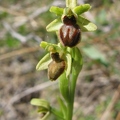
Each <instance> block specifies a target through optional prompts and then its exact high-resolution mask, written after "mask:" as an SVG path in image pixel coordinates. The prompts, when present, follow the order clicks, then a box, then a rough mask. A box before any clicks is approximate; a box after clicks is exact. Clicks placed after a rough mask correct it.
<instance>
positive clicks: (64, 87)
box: [59, 72, 70, 102]
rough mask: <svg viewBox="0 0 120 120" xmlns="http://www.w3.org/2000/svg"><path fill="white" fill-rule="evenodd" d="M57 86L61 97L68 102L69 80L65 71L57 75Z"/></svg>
mask: <svg viewBox="0 0 120 120" xmlns="http://www.w3.org/2000/svg"><path fill="white" fill-rule="evenodd" d="M59 87H60V92H61V94H62V96H63V98H64V99H65V100H66V101H67V102H68V101H70V96H69V80H68V79H67V78H66V74H65V72H64V73H63V74H62V75H61V76H60V77H59Z"/></svg>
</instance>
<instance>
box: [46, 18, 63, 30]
mask: <svg viewBox="0 0 120 120" xmlns="http://www.w3.org/2000/svg"><path fill="white" fill-rule="evenodd" d="M62 25H63V23H62V22H61V19H60V18H58V19H55V20H54V21H52V22H51V23H50V24H49V25H48V26H47V27H46V30H47V31H48V32H53V31H58V30H59V29H60V27H61V26H62Z"/></svg>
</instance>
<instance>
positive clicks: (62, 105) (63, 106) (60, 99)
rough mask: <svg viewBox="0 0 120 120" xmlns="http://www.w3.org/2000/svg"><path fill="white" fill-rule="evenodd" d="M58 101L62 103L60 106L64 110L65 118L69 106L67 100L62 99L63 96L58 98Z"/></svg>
mask: <svg viewBox="0 0 120 120" xmlns="http://www.w3.org/2000/svg"><path fill="white" fill-rule="evenodd" d="M58 102H59V104H60V108H61V110H62V113H63V116H64V118H66V115H67V106H66V105H65V102H64V101H63V100H62V98H60V97H59V98H58Z"/></svg>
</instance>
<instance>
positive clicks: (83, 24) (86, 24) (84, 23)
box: [77, 16, 97, 32]
mask: <svg viewBox="0 0 120 120" xmlns="http://www.w3.org/2000/svg"><path fill="white" fill-rule="evenodd" d="M77 20H78V25H79V26H80V28H81V30H82V31H83V32H86V31H95V30H96V29H97V26H96V25H95V24H93V23H92V22H90V21H89V20H87V19H86V18H84V17H82V16H78V19H77Z"/></svg>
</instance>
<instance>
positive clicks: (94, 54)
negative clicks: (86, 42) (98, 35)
mask: <svg viewBox="0 0 120 120" xmlns="http://www.w3.org/2000/svg"><path fill="white" fill-rule="evenodd" d="M82 50H83V52H84V53H85V54H86V55H87V56H89V57H90V58H91V59H93V60H100V62H102V63H103V64H105V65H107V64H108V61H107V60H106V57H105V55H104V53H102V52H100V51H98V50H97V49H96V48H95V47H94V46H89V47H84V48H82Z"/></svg>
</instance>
